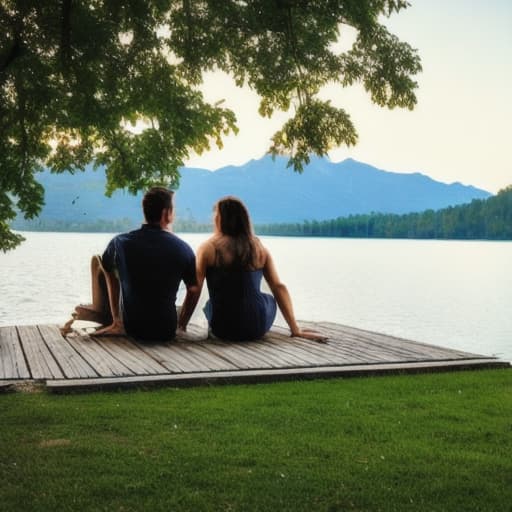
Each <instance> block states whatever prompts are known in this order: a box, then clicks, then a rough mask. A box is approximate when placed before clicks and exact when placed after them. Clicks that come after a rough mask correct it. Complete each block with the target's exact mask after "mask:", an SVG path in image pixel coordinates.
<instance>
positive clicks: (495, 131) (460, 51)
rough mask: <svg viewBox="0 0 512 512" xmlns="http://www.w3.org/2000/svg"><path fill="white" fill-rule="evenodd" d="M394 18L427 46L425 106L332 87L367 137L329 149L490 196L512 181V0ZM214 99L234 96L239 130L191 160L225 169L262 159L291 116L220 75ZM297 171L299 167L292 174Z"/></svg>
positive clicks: (419, 45) (418, 1) (421, 78)
mask: <svg viewBox="0 0 512 512" xmlns="http://www.w3.org/2000/svg"><path fill="white" fill-rule="evenodd" d="M410 3H411V6H410V7H409V8H408V9H406V10H404V11H402V12H401V13H399V14H394V15H393V16H392V17H391V18H389V19H388V20H386V24H387V25H388V27H389V29H390V31H391V32H392V33H394V34H395V35H397V36H398V37H399V38H400V39H401V40H403V41H407V42H408V43H409V44H410V45H411V46H412V47H413V48H416V49H418V50H419V54H420V57H421V60H422V66H423V72H422V73H421V74H420V75H418V76H417V78H416V80H417V81H418V83H419V89H418V90H417V97H418V104H417V106H416V108H415V109H414V110H413V111H412V112H411V111H409V110H404V109H395V110H388V109H383V108H380V107H377V106H375V105H373V104H372V103H371V100H370V98H369V96H368V95H367V94H366V93H365V92H364V90H363V89H362V88H360V87H353V88H350V89H343V88H341V86H336V87H333V88H331V89H329V90H326V91H325V97H326V98H330V99H331V100H332V103H333V104H334V105H337V106H340V107H343V108H345V110H347V112H348V113H349V114H350V115H351V117H352V120H353V122H354V124H355V126H356V129H357V131H358V133H359V142H358V144H357V145H356V146H355V147H352V148H346V147H342V148H339V149H336V150H334V151H332V152H331V153H330V155H329V156H330V158H331V160H332V161H334V162H338V161H341V160H344V159H345V158H348V157H351V158H354V159H356V160H359V161H361V162H365V163H368V164H371V165H374V166H375V167H378V168H380V169H384V170H387V171H396V172H422V173H424V174H426V175H428V176H430V177H432V178H434V179H436V180H439V181H442V182H445V183H452V182H455V181H458V182H461V183H463V184H466V185H474V186H477V187H480V188H483V189H485V190H488V191H490V192H493V193H495V192H497V191H498V190H499V189H501V188H504V187H505V186H507V185H511V184H512V157H511V154H510V153H511V151H512V139H511V133H512V130H511V129H510V123H511V122H512V97H511V95H512V1H511V0H487V1H486V0H444V1H443V0H410ZM205 96H206V98H207V99H208V100H211V101H217V100H219V99H225V100H226V101H225V105H226V106H228V107H230V108H232V109H233V110H234V111H235V113H236V115H237V118H238V126H239V128H240V132H239V133H238V135H237V136H230V137H228V138H226V139H225V141H224V148H223V149H222V150H217V148H215V149H212V150H211V151H210V152H208V153H204V154H203V155H201V156H194V157H192V158H191V159H190V160H188V161H187V162H186V165H188V166H191V167H202V168H206V169H217V168H219V167H223V166H226V165H241V164H244V163H245V162H247V161H248V160H250V159H252V158H260V157H261V156H263V154H264V153H265V152H266V151H267V149H268V147H269V146H270V137H271V136H272V134H273V133H274V132H275V131H276V130H277V129H279V127H280V126H281V125H282V123H283V122H284V120H286V118H287V114H285V113H277V115H274V117H273V118H272V119H270V120H269V119H263V118H261V117H260V116H259V114H258V104H259V102H258V98H257V96H256V95H255V94H254V93H253V92H252V91H250V90H246V89H239V88H237V87H236V86H235V85H234V83H233V82H232V80H231V79H230V78H229V77H227V76H225V75H221V74H210V75H208V76H207V78H206V81H205ZM290 172H292V171H290Z"/></svg>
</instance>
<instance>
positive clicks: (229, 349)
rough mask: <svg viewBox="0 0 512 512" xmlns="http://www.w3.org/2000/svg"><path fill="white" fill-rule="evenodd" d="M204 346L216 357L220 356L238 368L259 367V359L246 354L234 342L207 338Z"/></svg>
mask: <svg viewBox="0 0 512 512" xmlns="http://www.w3.org/2000/svg"><path fill="white" fill-rule="evenodd" d="M205 348H207V350H209V351H210V352H212V353H214V354H215V355H217V356H218V357H222V358H224V359H226V360H227V361H229V362H230V363H231V364H233V365H235V366H236V367H237V368H238V369H240V370H241V369H248V368H259V367H260V364H261V363H260V361H259V360H258V359H256V358H254V357H253V356H247V354H244V353H243V352H240V350H239V349H238V348H237V346H236V344H235V343H229V342H224V341H218V340H209V341H208V344H205Z"/></svg>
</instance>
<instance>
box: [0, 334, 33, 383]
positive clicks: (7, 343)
mask: <svg viewBox="0 0 512 512" xmlns="http://www.w3.org/2000/svg"><path fill="white" fill-rule="evenodd" d="M30 377H31V375H30V371H29V369H28V367H27V363H26V362H25V356H24V355H23V350H22V348H21V345H20V340H19V338H18V332H17V331H16V327H0V380H2V379H30Z"/></svg>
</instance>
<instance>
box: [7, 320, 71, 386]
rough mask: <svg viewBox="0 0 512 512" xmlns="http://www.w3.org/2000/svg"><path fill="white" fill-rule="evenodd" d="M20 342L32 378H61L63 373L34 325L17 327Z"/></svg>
mask: <svg viewBox="0 0 512 512" xmlns="http://www.w3.org/2000/svg"><path fill="white" fill-rule="evenodd" d="M17 330H18V335H19V337H20V342H21V345H22V347H23V350H24V352H25V355H26V357H27V363H28V366H29V368H30V373H31V374H32V378H34V379H62V378H64V374H63V373H62V370H61V369H60V367H59V365H58V364H57V362H56V360H55V358H54V357H53V355H52V353H51V352H50V350H49V349H48V347H47V346H46V344H45V342H44V340H43V337H42V336H41V333H40V332H39V329H38V328H37V327H36V326H35V325H23V326H19V327H17Z"/></svg>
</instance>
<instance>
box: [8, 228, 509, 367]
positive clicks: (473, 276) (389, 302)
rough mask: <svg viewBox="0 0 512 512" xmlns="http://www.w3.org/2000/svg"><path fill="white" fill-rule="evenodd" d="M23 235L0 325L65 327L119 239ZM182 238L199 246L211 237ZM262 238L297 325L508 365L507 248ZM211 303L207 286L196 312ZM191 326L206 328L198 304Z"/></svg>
mask: <svg viewBox="0 0 512 512" xmlns="http://www.w3.org/2000/svg"><path fill="white" fill-rule="evenodd" d="M23 234H24V236H25V237H26V239H27V240H26V242H24V243H23V244H22V245H21V246H20V247H18V248H17V249H15V250H14V251H10V252H8V253H6V254H4V253H0V283H1V295H0V325H15V324H16V325H19V324H34V323H63V322H64V321H65V320H67V319H68V318H69V315H70V313H71V311H72V310H73V308H74V306H75V305H76V304H78V303H80V302H89V301H90V276H89V261H90V256H91V255H92V254H97V253H101V252H103V250H104V248H105V246H106V244H107V243H108V241H109V240H110V239H111V238H112V236H113V235H112V234H104V233H23ZM180 236H181V237H182V238H183V239H185V240H186V241H187V242H188V243H190V245H191V246H192V247H193V248H194V249H195V248H197V246H198V245H199V244H200V243H201V242H202V241H203V240H204V239H205V238H206V237H207V236H208V235H204V234H181V235H180ZM262 241H263V243H264V244H265V245H266V246H267V247H268V248H269V249H270V251H271V253H272V255H273V257H274V260H275V262H276V266H277V269H278V272H279V274H280V277H281V279H282V281H283V282H284V283H285V284H286V285H287V287H288V289H289V291H290V293H291V296H292V300H293V305H294V309H295V314H296V317H297V318H298V319H303V320H312V321H315V320H316V321H321V320H327V321H332V322H336V323H340V324H345V325H350V326H354V327H359V328H362V329H368V330H373V331H378V332H382V333H386V334H392V335H395V336H400V337H405V338H409V339H413V340H417V341H422V342H425V343H432V344H436V345H442V346H445V347H452V348H457V349H461V350H467V351H470V352H476V353H480V354H485V355H494V356H498V357H501V358H503V359H507V360H509V361H510V360H512V312H511V306H512V269H511V262H512V243H511V242H483V241H438V240H425V241H420V240H375V239H371V240H366V239H340V238H285V237H262ZM180 295H181V296H183V291H182V292H181V293H180ZM206 299H207V292H206V287H205V289H204V290H203V295H202V297H201V301H200V306H201V305H202V304H203V303H204V302H205V301H206ZM192 322H194V323H199V324H202V325H205V320H204V318H203V314H202V312H201V310H200V307H199V308H198V309H197V310H196V312H195V313H194V316H193V318H192ZM278 323H280V324H283V323H284V321H283V319H282V318H281V317H279V318H278Z"/></svg>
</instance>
